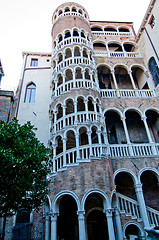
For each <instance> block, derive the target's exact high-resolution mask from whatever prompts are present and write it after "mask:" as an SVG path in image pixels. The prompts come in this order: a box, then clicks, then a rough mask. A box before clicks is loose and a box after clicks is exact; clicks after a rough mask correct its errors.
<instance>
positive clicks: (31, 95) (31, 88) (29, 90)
mask: <svg viewBox="0 0 159 240" xmlns="http://www.w3.org/2000/svg"><path fill="white" fill-rule="evenodd" d="M35 93H36V85H35V84H34V83H33V82H32V83H30V84H28V85H27V87H26V91H25V98H24V102H25V103H34V102H35Z"/></svg>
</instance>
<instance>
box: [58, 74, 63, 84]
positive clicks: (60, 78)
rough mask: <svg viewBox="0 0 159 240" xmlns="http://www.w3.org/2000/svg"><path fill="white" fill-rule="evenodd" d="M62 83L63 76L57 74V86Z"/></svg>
mask: <svg viewBox="0 0 159 240" xmlns="http://www.w3.org/2000/svg"><path fill="white" fill-rule="evenodd" d="M62 84H63V76H62V74H61V73H59V74H58V75H57V87H58V86H60V85H62Z"/></svg>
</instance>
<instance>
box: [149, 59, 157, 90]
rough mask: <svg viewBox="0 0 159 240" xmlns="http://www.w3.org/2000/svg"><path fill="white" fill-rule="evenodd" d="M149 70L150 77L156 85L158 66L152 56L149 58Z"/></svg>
mask: <svg viewBox="0 0 159 240" xmlns="http://www.w3.org/2000/svg"><path fill="white" fill-rule="evenodd" d="M149 71H150V73H151V75H152V79H153V81H154V84H155V87H156V86H157V84H158V83H159V68H158V66H157V63H156V60H155V59H154V57H152V58H150V60H149Z"/></svg>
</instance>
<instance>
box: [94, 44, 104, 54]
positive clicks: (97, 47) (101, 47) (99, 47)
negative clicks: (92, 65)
mask: <svg viewBox="0 0 159 240" xmlns="http://www.w3.org/2000/svg"><path fill="white" fill-rule="evenodd" d="M93 48H94V50H95V51H102V52H103V51H105V52H106V51H107V49H106V45H105V44H103V43H100V42H96V43H93Z"/></svg>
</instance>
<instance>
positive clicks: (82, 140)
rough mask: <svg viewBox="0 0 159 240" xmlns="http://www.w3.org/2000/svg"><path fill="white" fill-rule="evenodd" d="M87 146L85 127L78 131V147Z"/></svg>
mask: <svg viewBox="0 0 159 240" xmlns="http://www.w3.org/2000/svg"><path fill="white" fill-rule="evenodd" d="M87 144H88V135H87V129H86V128H85V127H81V128H80V130H79V146H82V145H87Z"/></svg>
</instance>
